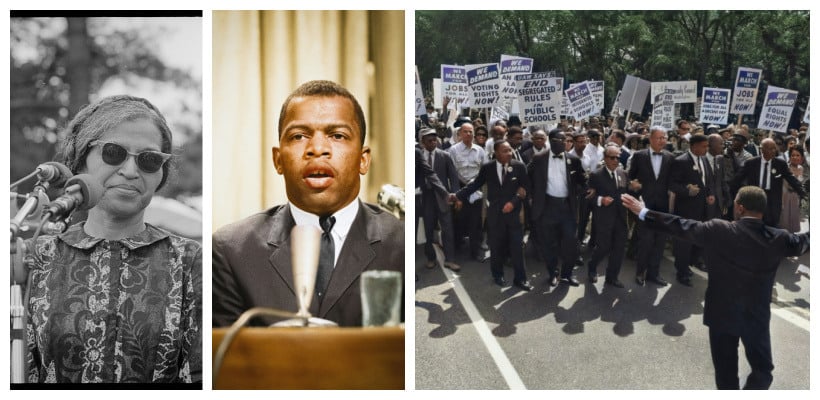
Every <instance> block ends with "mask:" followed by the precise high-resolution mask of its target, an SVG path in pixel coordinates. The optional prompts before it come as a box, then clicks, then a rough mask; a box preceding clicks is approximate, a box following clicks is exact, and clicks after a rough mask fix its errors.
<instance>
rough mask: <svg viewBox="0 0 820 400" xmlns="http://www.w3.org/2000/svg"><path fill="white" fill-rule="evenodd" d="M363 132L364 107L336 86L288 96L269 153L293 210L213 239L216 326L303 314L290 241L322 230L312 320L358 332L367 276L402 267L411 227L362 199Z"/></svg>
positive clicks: (366, 157) (246, 222)
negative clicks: (256, 313) (304, 229)
mask: <svg viewBox="0 0 820 400" xmlns="http://www.w3.org/2000/svg"><path fill="white" fill-rule="evenodd" d="M365 134H366V126H365V118H364V113H363V112H362V109H361V107H360V106H359V103H358V102H357V101H356V99H355V98H354V97H353V95H351V94H350V92H348V91H347V89H345V88H343V87H342V86H340V85H338V84H336V83H333V82H329V81H311V82H308V83H305V84H303V85H301V86H300V87H299V88H297V89H296V91H294V92H293V93H291V95H290V96H289V97H288V98H287V100H285V103H284V104H283V105H282V110H281V112H280V117H279V147H274V148H273V149H272V150H273V151H272V153H273V164H274V167H275V168H276V171H277V172H278V173H279V174H281V175H283V176H284V179H285V191H286V193H287V197H288V204H286V205H280V206H276V207H273V208H271V209H269V210H267V211H264V212H260V213H258V214H255V215H252V216H250V217H248V218H245V219H243V220H241V221H238V222H235V223H233V224H230V225H228V226H226V227H223V228H221V229H219V230H218V231H217V232H216V233H214V235H213V325H214V326H225V325H229V324H231V323H232V322H234V321H235V320H236V318H237V317H239V315H240V314H242V312H244V311H245V310H247V309H249V308H252V307H257V306H259V307H272V308H275V309H279V310H284V311H292V312H295V311H297V309H298V307H297V301H296V294H295V291H294V282H293V270H292V267H291V259H292V258H291V241H290V232H291V229H292V228H293V226H295V225H310V226H316V227H321V229H323V230H324V231H325V233H323V238H322V242H323V243H322V249H321V251H320V253H321V256H320V262H319V273H318V275H317V279H316V289H315V290H314V297H313V301H312V302H311V305H310V309H309V311H310V313H311V314H312V315H313V316H316V317H319V318H323V319H328V320H331V321H334V322H336V323H338V324H339V325H341V326H360V325H361V324H362V304H361V294H360V289H359V281H360V280H359V276H360V275H361V273H362V272H364V271H366V270H376V269H379V270H393V271H400V272H403V271H404V224H403V223H402V222H401V221H399V220H398V219H396V218H395V217H394V216H393V215H390V214H388V213H386V212H383V211H381V210H380V209H379V208H378V207H377V206H375V205H370V204H366V203H362V202H361V201H359V200H358V198H357V197H358V195H359V186H360V185H359V175H364V174H365V173H367V170H368V168H369V167H370V149H369V148H368V147H367V146H365V145H364V139H365ZM257 320H258V321H256V322H259V323H261V324H270V323H271V322H273V321H275V320H270V319H266V318H259V319H257Z"/></svg>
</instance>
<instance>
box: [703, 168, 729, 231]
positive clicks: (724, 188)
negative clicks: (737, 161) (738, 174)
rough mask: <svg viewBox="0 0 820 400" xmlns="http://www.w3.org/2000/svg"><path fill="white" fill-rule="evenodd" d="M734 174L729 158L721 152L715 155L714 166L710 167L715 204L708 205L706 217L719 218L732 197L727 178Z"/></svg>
mask: <svg viewBox="0 0 820 400" xmlns="http://www.w3.org/2000/svg"><path fill="white" fill-rule="evenodd" d="M733 174H734V168H733V166H732V162H731V160H729V159H727V158H726V157H725V156H724V155H723V154H718V155H717V156H715V168H713V169H712V176H713V177H714V179H715V181H714V189H715V193H714V194H715V199H716V201H715V204H714V205H713V206H712V207H708V212H707V215H706V218H710V219H711V218H719V217H720V216H721V214H722V210H723V209H724V208H728V207H729V205H731V204H732V202H733V201H734V199H733V198H732V197H731V194H730V193H729V180H730V179H731V176H732V175H733Z"/></svg>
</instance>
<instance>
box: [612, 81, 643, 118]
mask: <svg viewBox="0 0 820 400" xmlns="http://www.w3.org/2000/svg"><path fill="white" fill-rule="evenodd" d="M650 86H651V85H650V83H649V81H645V80H643V79H641V78H638V77H635V76H632V75H627V76H626V79H625V80H624V87H623V88H622V89H621V96H620V98H619V101H618V103H617V105H618V109H619V110H620V111H622V112H634V113H636V114H641V113H642V112H643V105H644V104H645V103H646V95H647V94H648V93H649V87H650Z"/></svg>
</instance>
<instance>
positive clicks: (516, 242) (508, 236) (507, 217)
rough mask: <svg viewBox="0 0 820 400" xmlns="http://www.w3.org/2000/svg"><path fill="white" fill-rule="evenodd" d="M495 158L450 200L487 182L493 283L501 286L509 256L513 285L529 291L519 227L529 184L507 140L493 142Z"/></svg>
mask: <svg viewBox="0 0 820 400" xmlns="http://www.w3.org/2000/svg"><path fill="white" fill-rule="evenodd" d="M493 154H495V160H493V161H490V162H488V163H486V164H484V165H483V166H481V170H479V171H478V176H476V178H475V179H474V180H473V181H472V182H470V183H469V184H468V185H467V186H465V187H463V188H461V190H459V191H458V193H456V194H455V195H453V196H451V199H452V200H454V201H456V207H459V206H460V205H461V204H462V203H463V202H465V201H467V199H468V198H469V197H470V195H471V194H473V192H475V191H476V190H478V189H479V188H480V187H481V186H482V185H484V184H485V183H486V184H487V197H486V199H487V201H488V202H489V203H490V205H489V206H488V207H487V235H488V236H489V239H490V271H491V272H492V276H493V281H494V282H495V283H496V285H498V286H501V287H504V286H506V285H507V280H506V279H505V278H504V259H505V258H506V257H507V256H509V257H510V261H511V263H512V266H513V269H514V270H515V278H514V279H513V284H514V285H515V286H518V287H519V288H521V289H522V290H525V291H530V290H532V285H530V282H529V281H528V280H527V271H526V268H525V266H524V250H523V249H522V247H521V244H522V242H523V241H524V228H523V227H522V226H521V220H520V218H519V214H520V213H521V199H522V198H524V197H525V196H526V192H527V190H528V188H529V186H530V184H529V181H528V180H527V173H526V172H527V169H526V167H525V166H524V164H523V163H521V162H520V161H517V160H513V159H512V147H511V146H510V144H509V143H507V141H506V140H503V139H502V140H499V141H496V142H495V143H494V144H493Z"/></svg>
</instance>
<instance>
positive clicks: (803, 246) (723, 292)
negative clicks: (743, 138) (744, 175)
mask: <svg viewBox="0 0 820 400" xmlns="http://www.w3.org/2000/svg"><path fill="white" fill-rule="evenodd" d="M621 199H622V201H623V205H624V206H625V207H626V208H628V209H629V210H630V211H632V212H633V213H635V214H637V215H638V217H639V218H640V219H641V220H643V221H644V222H645V223H646V224H645V226H646V227H647V228H649V229H657V230H661V231H665V232H668V233H669V234H671V235H674V236H676V237H678V238H680V239H683V240H688V241H690V242H692V243H693V244H695V245H697V246H702V247H703V251H704V258H705V259H706V265H708V266H709V284H708V286H707V288H706V299H705V300H706V301H705V304H704V307H703V308H704V310H703V323H704V325H706V326H708V327H709V343H710V346H711V350H712V363H713V364H714V366H715V382H716V383H717V388H718V389H738V388H739V379H738V356H737V351H738V341H739V340H742V341H743V347H744V348H745V349H746V358H747V360H748V361H749V365H750V366H751V368H752V372H751V373H750V374H749V377H748V378H747V379H746V384H745V385H744V386H743V388H744V389H768V388H769V386H770V385H771V384H772V370H773V369H774V365H773V364H772V345H771V337H770V335H769V320H770V319H771V310H770V308H769V307H770V306H769V303H770V302H771V297H772V286H773V285H774V278H775V273H776V272H777V267H778V266H779V265H780V262H781V261H782V260H783V258H784V257H789V256H798V255H801V254H803V253H805V252H807V251H808V250H809V233H808V232H806V233H801V234H791V233H789V232H787V231H785V230H783V229H777V228H772V227H769V226H766V225H765V224H764V223H763V219H762V218H763V213H764V212H765V211H766V193H765V192H764V191H763V189H761V188H759V187H755V186H745V187H743V188H741V189H740V190H739V191H738V193H737V197H735V203H734V215H735V221H734V222H729V221H725V220H722V219H712V220H709V221H706V222H699V221H695V220H691V219H684V218H681V217H679V216H676V215H671V214H665V213H661V212H657V211H650V210H648V209H647V208H645V207H644V204H643V202H641V201H639V200H637V199H635V198H634V197H632V196H630V195H628V194H624V195H621ZM713 266H714V268H713Z"/></svg>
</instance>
